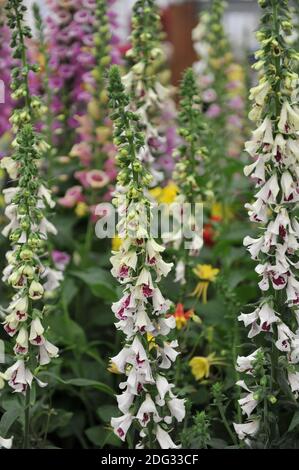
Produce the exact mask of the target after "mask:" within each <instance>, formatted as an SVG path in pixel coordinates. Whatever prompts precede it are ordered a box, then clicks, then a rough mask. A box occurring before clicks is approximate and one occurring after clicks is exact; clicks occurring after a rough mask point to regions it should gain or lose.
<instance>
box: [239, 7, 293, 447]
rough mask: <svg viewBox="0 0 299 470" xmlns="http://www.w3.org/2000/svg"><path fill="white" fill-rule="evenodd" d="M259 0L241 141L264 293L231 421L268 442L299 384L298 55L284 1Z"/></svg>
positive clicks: (245, 318) (242, 432) (246, 318)
mask: <svg viewBox="0 0 299 470" xmlns="http://www.w3.org/2000/svg"><path fill="white" fill-rule="evenodd" d="M259 4H260V6H261V8H262V9H263V16H262V18H261V27H260V30H259V31H258V33H257V38H258V40H259V42H260V44H261V49H260V50H259V51H258V52H257V53H256V59H257V62H256V63H255V65H254V68H255V69H256V70H258V71H260V81H259V84H258V86H256V87H254V88H253V89H252V90H251V94H250V99H251V100H252V101H253V107H252V110H251V112H250V118H251V119H252V120H253V121H254V122H255V123H256V125H257V129H256V130H255V131H254V132H253V135H252V139H251V140H250V141H249V142H247V143H246V150H247V152H248V153H249V155H250V156H251V157H252V158H253V159H254V162H253V163H252V164H250V165H248V166H247V167H246V168H245V170H244V172H245V175H246V176H250V177H251V178H252V179H253V180H254V181H255V182H256V189H257V192H256V194H255V196H254V199H255V201H254V202H253V203H250V204H247V205H246V207H247V209H248V213H249V217H250V220H251V221H252V222H253V223H256V224H258V226H259V227H258V236H257V238H252V237H249V236H247V237H246V238H245V239H244V245H245V246H246V247H247V249H248V251H249V253H250V255H251V258H252V259H253V260H255V261H256V262H257V263H258V264H257V266H256V268H255V270H256V272H257V273H258V275H259V276H260V278H261V280H260V282H259V288H260V289H261V299H260V301H259V302H258V303H257V305H256V308H255V310H254V311H253V312H250V313H247V314H244V313H242V314H241V315H240V316H239V320H240V321H242V322H243V323H244V325H245V326H250V327H251V329H250V331H249V334H248V337H249V338H256V337H258V335H259V340H258V341H259V342H258V345H259V346H260V347H259V348H258V349H257V350H256V351H254V352H253V353H252V354H251V355H250V356H248V357H239V358H238V361H237V369H238V371H239V372H242V373H244V374H245V376H244V380H240V381H238V385H240V387H241V388H242V389H243V390H245V391H246V393H247V394H246V396H245V397H244V398H241V399H240V400H239V403H240V405H241V408H242V411H243V414H246V415H247V417H248V418H249V419H250V421H249V422H247V423H245V424H238V425H235V428H236V431H237V433H238V435H239V437H240V439H245V437H246V435H248V436H250V437H251V438H253V437H254V436H255V435H256V434H257V433H258V432H259V434H260V435H261V436H263V438H264V440H265V445H266V446H268V445H271V437H272V438H273V435H274V433H275V429H274V428H275V426H276V423H277V422H278V426H279V424H280V421H279V419H278V421H277V417H276V419H275V420H272V419H271V416H272V415H273V413H274V407H275V414H276V415H279V410H280V404H281V402H282V400H283V399H284V397H287V398H289V397H290V395H291V396H292V394H294V397H296V396H297V394H298V391H299V371H298V362H299V349H298V344H299V337H298V318H299V315H298V302H299V282H298V267H299V260H298V247H299V245H298V236H299V224H298V219H297V215H296V207H297V204H298V192H297V190H296V188H297V187H298V171H297V170H298V168H297V166H298V162H297V159H298V144H299V141H298V138H297V133H298V130H299V109H298V106H297V100H298V91H299V89H298V83H299V80H298V74H297V73H296V70H297V67H298V66H297V63H298V59H299V55H298V53H297V52H296V51H295V50H294V49H293V48H292V47H290V46H289V45H288V44H287V42H286V37H287V36H288V35H290V33H291V31H292V24H291V21H290V12H289V9H288V1H287V0H283V1H277V0H260V1H259ZM261 336H262V337H263V338H261ZM253 341H255V340H253ZM282 384H283V385H282ZM274 423H275V424H274ZM272 440H273V439H272Z"/></svg>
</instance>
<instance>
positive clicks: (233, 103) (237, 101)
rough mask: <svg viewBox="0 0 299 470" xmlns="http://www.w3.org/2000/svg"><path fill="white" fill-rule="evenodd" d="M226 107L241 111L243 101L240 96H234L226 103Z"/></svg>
mask: <svg viewBox="0 0 299 470" xmlns="http://www.w3.org/2000/svg"><path fill="white" fill-rule="evenodd" d="M228 106H229V107H230V108H231V109H234V110H235V111H241V110H242V109H244V100H243V99H242V97H241V96H235V97H234V98H232V99H231V100H229V102H228Z"/></svg>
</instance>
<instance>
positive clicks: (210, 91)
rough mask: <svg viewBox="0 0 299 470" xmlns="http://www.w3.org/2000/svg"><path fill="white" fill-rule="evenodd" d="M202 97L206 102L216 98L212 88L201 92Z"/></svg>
mask: <svg viewBox="0 0 299 470" xmlns="http://www.w3.org/2000/svg"><path fill="white" fill-rule="evenodd" d="M202 99H203V101H204V102H206V103H212V102H213V101H215V100H216V99H217V93H216V91H215V90H213V88H208V90H205V91H204V92H203V94H202Z"/></svg>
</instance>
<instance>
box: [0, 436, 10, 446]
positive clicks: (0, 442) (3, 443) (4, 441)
mask: <svg viewBox="0 0 299 470" xmlns="http://www.w3.org/2000/svg"><path fill="white" fill-rule="evenodd" d="M12 442H13V438H12V437H10V438H9V439H4V438H3V437H1V436H0V449H1V447H3V448H4V449H11V448H12Z"/></svg>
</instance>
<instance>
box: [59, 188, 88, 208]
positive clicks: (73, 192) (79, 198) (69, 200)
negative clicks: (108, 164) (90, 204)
mask: <svg viewBox="0 0 299 470" xmlns="http://www.w3.org/2000/svg"><path fill="white" fill-rule="evenodd" d="M84 200H85V197H84V196H83V194H82V186H79V185H78V186H72V187H71V188H69V189H68V190H67V192H66V193H65V195H64V197H61V198H59V199H58V204H60V205H61V206H63V207H68V208H71V207H74V206H75V205H76V204H77V203H78V202H84Z"/></svg>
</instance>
